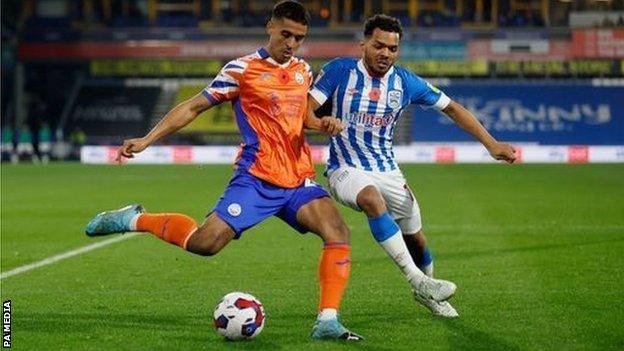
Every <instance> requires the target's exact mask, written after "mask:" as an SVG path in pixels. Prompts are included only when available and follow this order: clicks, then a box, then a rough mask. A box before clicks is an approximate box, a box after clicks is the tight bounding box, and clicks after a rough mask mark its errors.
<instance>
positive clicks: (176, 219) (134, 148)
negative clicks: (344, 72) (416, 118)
mask: <svg viewBox="0 0 624 351" xmlns="http://www.w3.org/2000/svg"><path fill="white" fill-rule="evenodd" d="M308 23H309V14H308V13H307V11H306V10H305V8H304V7H303V6H302V5H301V4H300V3H298V2H296V1H282V2H280V3H278V4H277V5H275V7H274V8H273V13H272V17H271V20H270V21H269V22H268V24H267V32H268V34H269V43H268V45H267V46H266V47H265V48H261V49H259V50H258V51H257V52H255V53H253V54H251V55H248V56H245V57H242V58H239V59H236V60H233V61H231V62H229V63H228V64H226V65H225V66H224V67H223V69H222V70H221V72H220V73H219V75H218V76H217V77H216V78H215V79H214V80H213V81H212V83H211V84H210V85H209V86H208V87H206V89H204V90H203V91H202V92H201V93H199V94H197V95H196V96H194V97H192V98H190V99H189V100H187V101H185V102H183V103H181V104H180V105H178V106H176V107H175V108H173V109H172V110H171V111H170V112H169V113H167V114H166V115H165V116H164V117H163V119H162V120H161V121H160V122H159V123H158V124H157V125H156V126H155V127H154V128H153V129H152V130H151V131H150V132H149V133H148V134H147V135H146V136H145V137H142V138H135V139H129V140H126V141H124V143H123V145H122V147H121V148H120V149H119V153H118V156H117V157H118V159H119V160H120V159H121V158H122V157H133V155H134V154H136V153H139V152H141V151H143V150H144V149H145V148H147V147H148V146H149V145H151V144H152V143H154V142H155V141H157V140H159V139H161V138H163V137H165V136H167V135H169V134H171V133H174V132H175V131H177V130H179V129H181V128H182V127H184V126H185V125H187V124H188V123H190V122H191V121H192V120H194V119H195V118H196V117H197V116H198V115H199V114H200V113H201V112H203V111H205V110H207V109H209V108H211V107H213V106H215V105H217V104H220V103H223V102H226V101H230V102H232V106H233V109H234V114H235V116H236V122H237V124H238V127H239V129H240V132H241V134H242V138H243V143H242V147H241V151H240V153H239V156H238V158H237V160H236V171H235V173H234V175H233V177H232V179H231V180H230V183H229V185H228V187H227V188H226V189H225V191H224V193H223V195H222V196H221V198H220V199H219V201H218V202H217V204H216V206H215V207H214V209H213V211H212V212H210V213H209V214H208V215H207V217H206V219H205V220H204V222H203V224H201V225H199V226H198V225H197V223H196V222H195V220H194V219H192V218H190V217H188V216H186V215H183V214H179V213H146V212H145V211H144V209H143V207H142V206H140V205H131V206H127V207H125V208H122V209H120V210H116V211H108V212H103V213H101V214H99V215H97V216H96V217H95V218H94V219H92V220H91V221H90V222H89V223H88V224H87V228H86V234H87V235H89V236H98V235H108V234H113V233H122V232H127V231H140V232H150V233H152V234H154V235H155V236H157V237H158V238H160V239H162V240H164V241H166V242H169V243H171V244H174V245H177V246H179V247H181V248H182V249H184V250H186V251H189V252H192V253H195V254H199V255H204V256H211V255H215V254H217V253H218V252H219V251H220V250H221V249H222V248H224V247H225V246H226V245H227V244H228V243H229V242H231V241H232V239H238V238H240V236H241V235H242V233H243V232H244V231H245V230H247V229H249V228H251V227H253V226H255V225H256V224H258V223H260V222H262V221H263V220H264V219H266V218H268V217H271V216H276V217H279V218H280V219H282V220H284V221H285V222H286V223H288V224H289V225H290V226H291V227H293V228H294V229H296V230H297V231H299V232H300V233H306V232H308V231H310V232H313V233H315V234H317V235H318V236H320V237H321V238H322V240H323V242H324V248H323V250H322V253H321V257H320V263H319V270H318V276H319V284H320V302H319V305H318V306H319V307H318V312H319V313H318V317H317V320H316V322H315V324H314V326H313V329H312V338H314V339H344V340H361V339H362V338H361V337H360V336H359V335H357V334H355V333H352V332H350V331H349V330H347V329H346V328H345V327H344V326H343V325H342V324H341V323H340V322H339V321H338V317H337V312H338V308H339V305H340V301H341V299H342V295H343V292H344V289H345V287H346V285H347V281H348V279H349V272H350V267H351V263H350V262H351V260H350V252H351V249H350V245H349V235H350V233H349V229H348V228H347V226H346V224H345V223H344V220H343V219H342V217H341V216H340V214H339V212H338V209H337V208H336V206H335V204H334V202H333V201H332V200H331V199H330V198H329V195H328V194H327V192H326V191H325V190H324V189H323V188H322V187H321V186H320V185H318V184H316V183H315V182H314V181H313V180H312V178H314V176H315V171H314V167H313V164H312V159H311V157H310V149H309V147H308V145H307V143H306V141H305V139H304V133H303V124H304V120H305V119H306V116H307V108H306V104H307V94H308V90H309V87H310V85H311V84H312V74H311V71H310V68H309V66H308V64H307V63H306V62H304V61H303V60H301V59H298V58H296V57H294V56H293V55H294V53H295V51H296V50H297V49H298V48H299V46H300V45H301V43H302V41H303V39H304V38H305V36H306V33H307V29H308Z"/></svg>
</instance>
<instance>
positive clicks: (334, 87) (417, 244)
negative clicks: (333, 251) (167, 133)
mask: <svg viewBox="0 0 624 351" xmlns="http://www.w3.org/2000/svg"><path fill="white" fill-rule="evenodd" d="M401 36H402V28H401V24H400V22H399V21H398V20H397V19H396V18H394V17H390V16H386V15H375V16H373V17H371V18H370V19H368V20H367V21H366V23H365V28H364V39H363V40H362V42H361V44H360V45H361V48H362V51H363V57H362V59H360V60H358V59H354V58H337V59H334V60H332V61H330V62H329V63H327V64H326V65H325V66H324V67H323V69H322V71H321V72H320V73H319V75H318V77H317V79H316V81H315V83H314V86H313V88H312V89H311V91H310V94H309V98H308V111H309V112H308V120H307V121H306V126H307V127H308V128H310V129H320V128H321V127H323V126H325V125H328V124H329V125H331V127H330V129H331V131H332V132H333V133H335V134H336V135H335V136H334V137H332V138H331V141H330V146H329V149H330V151H329V160H328V163H327V170H326V176H327V177H328V182H329V186H330V190H331V192H332V194H333V195H334V197H335V198H336V199H337V200H338V201H339V202H341V203H342V204H344V205H346V206H349V207H351V208H353V209H355V210H358V211H363V212H364V213H365V214H366V216H367V217H368V222H369V227H370V230H371V232H372V234H373V236H374V237H375V239H376V240H377V242H378V243H379V244H380V245H381V246H382V247H383V248H384V250H385V251H386V252H387V253H388V255H389V256H390V257H391V258H392V259H393V260H394V261H395V262H396V264H397V265H398V266H399V267H400V268H401V270H402V271H403V273H404V274H405V276H406V277H407V279H408V281H409V282H410V283H411V284H412V287H413V292H414V297H415V299H416V300H417V301H418V302H420V303H421V304H423V305H424V306H426V307H427V308H429V310H431V312H432V313H434V314H435V315H440V316H445V317H457V316H458V314H457V311H456V310H455V309H454V308H453V307H452V306H451V305H450V304H449V303H448V302H447V301H436V300H435V299H433V298H431V297H430V296H426V295H425V294H422V293H421V291H420V290H419V286H418V282H419V281H421V280H422V279H423V278H422V276H423V275H425V276H426V277H433V259H432V256H431V252H430V250H429V249H428V248H427V245H426V240H425V236H424V235H423V231H422V224H421V218H420V209H419V207H418V202H417V201H416V199H415V197H414V194H413V193H412V191H411V190H410V188H409V187H408V185H407V182H406V180H405V177H404V176H403V174H402V173H401V171H400V169H399V168H398V165H397V162H396V160H395V157H394V152H393V150H392V145H393V144H392V139H393V135H394V130H395V127H396V122H397V119H398V118H399V116H400V115H401V112H402V111H403V110H404V109H405V108H406V107H407V106H408V105H409V104H418V105H421V106H424V107H428V108H435V109H438V110H441V111H442V112H444V113H445V114H447V115H448V116H449V117H450V118H451V119H452V120H453V121H455V123H456V124H458V125H459V126H460V127H462V128H463V129H464V130H466V131H467V132H468V133H470V134H472V135H473V136H474V137H475V138H476V139H477V140H479V141H480V142H481V143H482V144H483V145H484V146H485V147H486V148H487V150H488V151H489V152H490V154H491V155H492V157H494V158H495V159H497V160H504V161H507V162H509V163H511V162H513V161H514V160H515V154H514V153H515V151H514V149H513V147H512V146H511V145H508V144H503V143H499V142H497V141H496V140H495V139H494V138H493V137H492V136H491V135H490V134H489V133H488V132H487V131H486V130H485V128H483V126H482V125H481V124H480V123H479V122H478V121H477V119H476V118H475V117H474V116H473V115H472V114H471V113H470V112H469V111H468V110H466V109H465V108H464V107H462V106H461V105H460V104H458V103H457V102H455V101H452V100H451V99H450V98H449V97H448V96H446V95H445V94H444V93H443V92H441V91H440V90H438V89H437V88H436V87H434V86H432V85H431V84H429V83H427V82H426V81H425V80H423V79H422V78H420V77H418V76H417V75H416V74H414V73H412V72H410V71H408V70H407V69H405V68H402V67H399V66H395V65H394V63H395V61H396V60H397V58H398V54H399V43H400V39H401ZM327 100H330V101H331V103H332V116H333V117H335V118H337V119H333V117H331V116H326V117H322V118H320V119H319V118H316V117H315V116H314V111H316V110H317V109H318V108H319V107H320V106H321V105H323V104H324V103H325V102H326V101H327Z"/></svg>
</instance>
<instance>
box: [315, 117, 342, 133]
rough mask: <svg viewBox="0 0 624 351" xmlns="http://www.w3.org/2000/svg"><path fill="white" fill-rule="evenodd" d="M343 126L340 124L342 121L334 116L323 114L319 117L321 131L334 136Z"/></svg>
mask: <svg viewBox="0 0 624 351" xmlns="http://www.w3.org/2000/svg"><path fill="white" fill-rule="evenodd" d="M343 129H344V126H343V125H342V121H341V120H339V119H338V118H336V117H332V116H325V117H321V129H320V130H321V132H323V133H325V134H328V135H331V136H336V135H338V134H340V132H342V130H343Z"/></svg>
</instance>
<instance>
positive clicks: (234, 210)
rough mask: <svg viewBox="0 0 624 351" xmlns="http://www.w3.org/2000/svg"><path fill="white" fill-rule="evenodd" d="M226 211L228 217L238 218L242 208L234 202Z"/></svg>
mask: <svg viewBox="0 0 624 351" xmlns="http://www.w3.org/2000/svg"><path fill="white" fill-rule="evenodd" d="M227 211H228V213H229V214H230V216H233V217H238V216H239V215H240V214H241V212H242V208H241V205H239V204H237V203H236V202H234V203H231V204H230V206H228V208H227Z"/></svg>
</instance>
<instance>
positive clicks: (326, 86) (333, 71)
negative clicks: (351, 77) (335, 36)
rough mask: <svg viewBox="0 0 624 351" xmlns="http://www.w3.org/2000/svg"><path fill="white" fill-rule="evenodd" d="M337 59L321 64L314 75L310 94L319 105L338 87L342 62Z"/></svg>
mask: <svg viewBox="0 0 624 351" xmlns="http://www.w3.org/2000/svg"><path fill="white" fill-rule="evenodd" d="M339 60H340V59H335V60H332V61H330V62H328V63H327V64H325V66H323V69H321V71H320V72H319V74H318V75H317V77H316V81H315V82H314V85H313V86H312V90H310V95H312V97H313V98H314V100H316V102H318V103H319V105H322V104H324V103H325V101H327V99H328V98H329V97H331V96H332V95H333V94H334V91H336V88H337V87H338V83H339V81H340V77H341V75H342V72H341V71H342V64H341V63H340V61H339Z"/></svg>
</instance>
